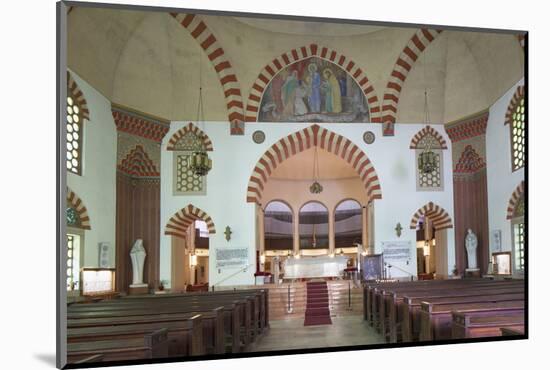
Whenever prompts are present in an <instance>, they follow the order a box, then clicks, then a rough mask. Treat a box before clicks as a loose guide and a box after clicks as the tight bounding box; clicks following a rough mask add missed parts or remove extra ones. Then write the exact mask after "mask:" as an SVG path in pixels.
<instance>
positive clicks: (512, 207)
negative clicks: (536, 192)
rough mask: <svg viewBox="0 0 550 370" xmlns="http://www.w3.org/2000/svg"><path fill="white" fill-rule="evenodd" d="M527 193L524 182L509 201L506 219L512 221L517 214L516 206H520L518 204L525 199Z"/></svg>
mask: <svg viewBox="0 0 550 370" xmlns="http://www.w3.org/2000/svg"><path fill="white" fill-rule="evenodd" d="M524 191H525V184H524V182H523V181H522V182H521V184H519V185H518V186H517V188H516V190H514V192H513V193H512V196H511V197H510V200H509V201H508V209H507V210H506V219H507V220H511V219H512V218H514V214H515V212H516V206H517V205H518V202H519V201H520V199H522V198H523V195H524Z"/></svg>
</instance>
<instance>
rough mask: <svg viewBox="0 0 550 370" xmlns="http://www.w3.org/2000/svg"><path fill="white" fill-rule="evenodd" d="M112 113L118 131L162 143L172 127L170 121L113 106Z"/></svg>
mask: <svg viewBox="0 0 550 370" xmlns="http://www.w3.org/2000/svg"><path fill="white" fill-rule="evenodd" d="M111 113H112V115H113V119H114V121H115V125H116V128H117V130H118V131H122V132H127V133H129V134H132V135H137V136H141V137H143V138H146V139H149V140H153V141H156V142H158V143H160V142H161V141H162V139H163V138H164V135H166V133H167V132H168V130H169V129H170V125H169V124H168V123H166V124H164V123H161V122H158V121H155V120H153V119H148V118H144V117H141V116H139V117H138V116H136V115H134V114H133V113H131V112H126V111H123V110H120V109H115V108H111Z"/></svg>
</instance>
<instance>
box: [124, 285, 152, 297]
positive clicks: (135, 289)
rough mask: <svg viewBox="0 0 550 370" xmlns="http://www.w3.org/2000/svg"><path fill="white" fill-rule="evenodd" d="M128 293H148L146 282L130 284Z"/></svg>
mask: <svg viewBox="0 0 550 370" xmlns="http://www.w3.org/2000/svg"><path fill="white" fill-rule="evenodd" d="M128 293H129V294H130V295H137V294H148V293H149V285H147V284H131V285H130V289H129V292H128Z"/></svg>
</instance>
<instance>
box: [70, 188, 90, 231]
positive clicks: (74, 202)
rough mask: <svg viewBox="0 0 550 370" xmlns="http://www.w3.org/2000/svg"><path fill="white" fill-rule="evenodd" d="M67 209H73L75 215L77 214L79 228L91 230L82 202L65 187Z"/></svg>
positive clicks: (86, 211)
mask: <svg viewBox="0 0 550 370" xmlns="http://www.w3.org/2000/svg"><path fill="white" fill-rule="evenodd" d="M69 207H71V208H74V209H75V211H76V213H78V218H79V220H80V228H82V229H86V230H90V229H91V228H92V227H91V225H90V217H89V216H88V210H87V209H86V206H85V205H84V202H83V201H82V199H80V197H79V196H78V195H76V193H75V192H73V191H72V190H71V189H69V188H68V187H67V208H69Z"/></svg>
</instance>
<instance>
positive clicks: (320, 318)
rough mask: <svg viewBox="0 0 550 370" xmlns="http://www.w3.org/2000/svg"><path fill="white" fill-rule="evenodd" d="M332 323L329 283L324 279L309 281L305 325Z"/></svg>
mask: <svg viewBox="0 0 550 370" xmlns="http://www.w3.org/2000/svg"><path fill="white" fill-rule="evenodd" d="M331 324H332V320H331V319H330V309H329V306H328V287H327V283H326V282H324V281H323V282H309V283H307V285H306V315H305V319H304V326H310V325H331Z"/></svg>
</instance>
